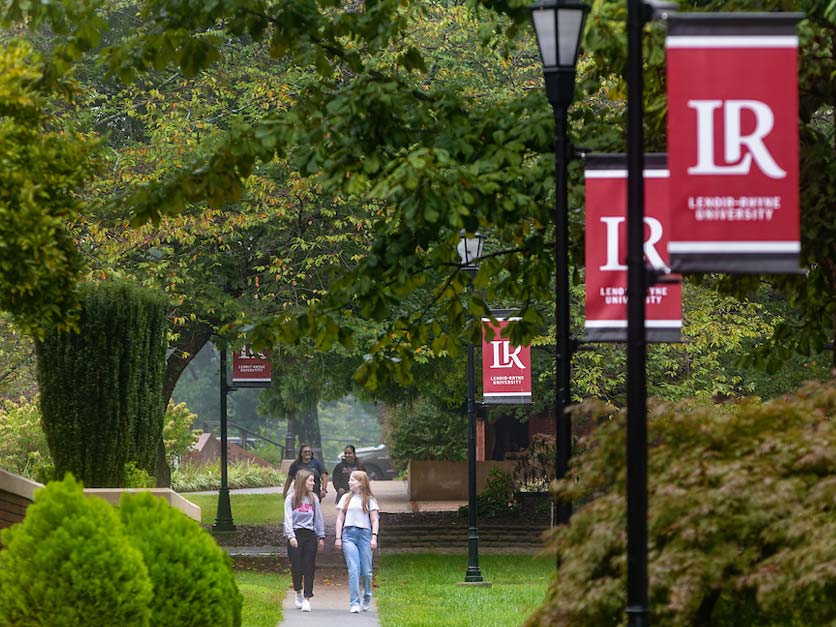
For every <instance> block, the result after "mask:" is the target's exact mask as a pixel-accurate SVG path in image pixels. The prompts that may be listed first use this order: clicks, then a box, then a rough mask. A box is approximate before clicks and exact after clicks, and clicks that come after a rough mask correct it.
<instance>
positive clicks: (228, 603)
mask: <svg viewBox="0 0 836 627" xmlns="http://www.w3.org/2000/svg"><path fill="white" fill-rule="evenodd" d="M120 515H121V517H122V522H123V523H124V525H125V530H126V532H127V534H128V536H129V537H130V538H131V539H132V541H133V543H134V544H135V545H136V546H137V547H139V549H140V550H141V551H142V554H143V556H144V557H145V563H146V564H147V566H148V573H149V575H150V577H151V581H152V583H153V586H154V599H153V601H152V602H151V627H204V626H205V625H212V626H213V627H239V626H240V624H241V605H242V598H241V594H240V593H239V592H238V588H237V586H236V585H235V579H234V577H233V573H232V562H231V561H230V559H229V556H228V555H226V554H225V553H224V552H223V550H222V549H221V548H220V547H219V546H218V545H217V544H216V543H215V541H214V539H213V538H212V537H211V536H210V535H209V534H208V533H207V532H206V531H204V530H203V529H201V528H200V526H199V525H198V524H197V523H196V522H194V521H193V520H191V519H189V518H188V517H186V516H185V515H184V514H182V513H181V512H180V511H178V510H176V509H174V508H173V507H170V506H169V505H168V504H167V503H166V502H165V501H163V500H162V499H160V498H158V497H155V496H153V495H151V494H149V493H147V492H146V493H138V494H124V495H123V496H122V501H121V503H120Z"/></svg>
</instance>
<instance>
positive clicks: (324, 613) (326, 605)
mask: <svg viewBox="0 0 836 627" xmlns="http://www.w3.org/2000/svg"><path fill="white" fill-rule="evenodd" d="M295 598H296V593H295V592H293V589H292V588H289V589H288V591H287V594H286V595H285V598H284V602H283V603H282V609H283V611H284V620H283V621H282V622H281V623H279V625H280V626H281V627H305V626H311V625H318V626H320V627H321V626H324V625H343V624H345V625H350V626H351V627H378V626H379V625H380V620H379V617H378V614H377V603H376V602H375V599H374V597H372V605H371V607H370V608H369V611H368V612H360V613H359V614H352V613H351V612H349V605H348V576H347V575H344V576H340V577H334V576H333V573H331V574H324V575H321V574H319V573H318V574H317V576H316V582H315V584H314V596H313V598H312V599H311V611H310V612H302V611H301V610H297V609H296V605H295V604H294V599H295Z"/></svg>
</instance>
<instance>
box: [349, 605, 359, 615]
mask: <svg viewBox="0 0 836 627" xmlns="http://www.w3.org/2000/svg"><path fill="white" fill-rule="evenodd" d="M351 613H352V614H359V613H360V606H359V605H352V606H351Z"/></svg>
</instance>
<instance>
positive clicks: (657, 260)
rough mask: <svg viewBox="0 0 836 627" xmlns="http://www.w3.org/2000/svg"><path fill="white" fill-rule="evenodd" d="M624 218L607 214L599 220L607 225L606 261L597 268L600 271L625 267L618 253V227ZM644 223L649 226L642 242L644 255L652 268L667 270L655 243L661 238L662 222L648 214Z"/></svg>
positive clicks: (613, 270) (623, 268)
mask: <svg viewBox="0 0 836 627" xmlns="http://www.w3.org/2000/svg"><path fill="white" fill-rule="evenodd" d="M625 220H626V218H624V217H621V216H608V217H603V218H601V222H603V223H604V224H606V225H607V263H605V264H604V265H603V266H599V269H600V270H602V271H609V272H619V271H624V270H626V269H627V266H625V265H624V264H622V263H621V262H620V261H619V260H620V259H621V255H620V254H619V246H618V227H619V225H620V224H621V223H623V222H624V221H625ZM644 223H645V224H646V225H647V226H648V227H650V233H649V234H648V237H647V240H646V241H645V242H644V256H645V257H647V260H648V261H649V262H650V265H651V266H653V267H654V268H656V269H658V270H661V269H663V268H664V269H666V270H667V269H668V267H667V264H666V263H665V262H664V261H662V256H661V255H660V254H659V251H658V250H656V244H658V243H659V240H660V239H662V223H661V222H660V221H659V220H657V219H656V218H651V217H650V216H645V217H644Z"/></svg>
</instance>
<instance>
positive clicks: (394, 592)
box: [376, 554, 554, 627]
mask: <svg viewBox="0 0 836 627" xmlns="http://www.w3.org/2000/svg"><path fill="white" fill-rule="evenodd" d="M479 568H480V569H481V571H482V576H483V577H484V578H485V580H486V581H490V582H491V583H492V584H493V586H492V587H491V588H476V587H467V586H457V585H456V583H457V582H459V581H464V575H465V572H466V571H467V555H461V556H459V555H421V554H408V555H385V554H384V555H383V556H381V559H380V564H379V568H378V572H377V581H378V583H379V586H380V587H379V588H378V590H377V591H376V595H377V605H378V608H379V610H380V624H381V626H382V627H436V626H438V627H449V626H450V625H467V626H468V627H505V626H507V627H516V626H518V625H521V624H523V623H524V622H525V620H526V618H527V617H528V616H529V614H531V613H532V612H533V611H534V609H535V608H537V607H538V606H539V605H541V604H542V602H543V599H544V597H545V594H546V586H547V585H548V581H549V578H550V577H551V576H552V575H553V574H554V560H553V559H551V558H546V557H543V558H534V557H529V556H526V555H514V556H505V555H483V556H480V557H479Z"/></svg>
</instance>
